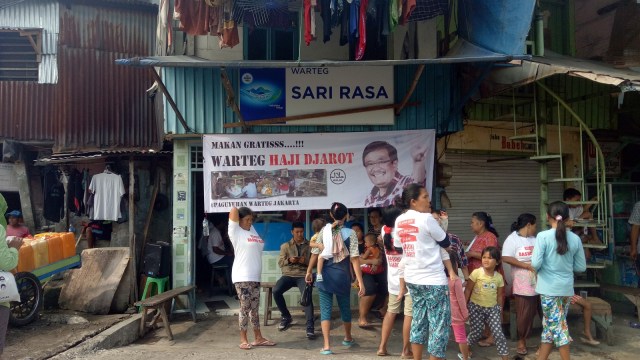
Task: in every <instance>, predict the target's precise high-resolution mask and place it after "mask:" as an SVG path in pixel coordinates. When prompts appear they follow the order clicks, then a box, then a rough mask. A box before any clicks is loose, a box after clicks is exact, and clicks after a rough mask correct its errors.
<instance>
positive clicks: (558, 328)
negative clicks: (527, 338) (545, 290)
mask: <svg viewBox="0 0 640 360" xmlns="http://www.w3.org/2000/svg"><path fill="white" fill-rule="evenodd" d="M570 299H571V297H570V296H547V295H540V302H541V303H542V335H541V341H542V342H543V343H551V344H555V345H556V346H557V347H560V346H564V345H567V344H569V343H571V341H573V340H572V339H571V336H570V335H569V326H568V325H567V312H568V311H569V300H570Z"/></svg>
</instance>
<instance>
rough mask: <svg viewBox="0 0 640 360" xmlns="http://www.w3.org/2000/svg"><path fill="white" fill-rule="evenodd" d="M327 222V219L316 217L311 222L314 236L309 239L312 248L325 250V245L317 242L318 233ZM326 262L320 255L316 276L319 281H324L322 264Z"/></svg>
mask: <svg viewBox="0 0 640 360" xmlns="http://www.w3.org/2000/svg"><path fill="white" fill-rule="evenodd" d="M326 224H327V221H326V220H325V219H320V218H318V219H315V220H313V221H312V222H311V230H313V236H312V237H311V240H309V246H310V247H311V248H312V249H320V251H322V250H324V245H323V244H322V243H318V242H316V240H317V239H318V235H319V234H320V231H322V228H323V227H324V226H325V225H326ZM323 263H324V259H323V258H322V257H318V271H317V274H316V277H317V278H319V279H318V281H322V264H323Z"/></svg>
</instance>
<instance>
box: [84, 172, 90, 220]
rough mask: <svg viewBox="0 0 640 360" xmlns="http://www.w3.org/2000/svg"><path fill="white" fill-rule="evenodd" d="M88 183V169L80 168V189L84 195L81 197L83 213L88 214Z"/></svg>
mask: <svg viewBox="0 0 640 360" xmlns="http://www.w3.org/2000/svg"><path fill="white" fill-rule="evenodd" d="M90 183H91V176H89V169H82V191H83V192H84V196H83V198H82V203H83V204H84V212H83V215H89V210H90V206H89V197H90V196H91V195H92V194H91V191H89V184H90Z"/></svg>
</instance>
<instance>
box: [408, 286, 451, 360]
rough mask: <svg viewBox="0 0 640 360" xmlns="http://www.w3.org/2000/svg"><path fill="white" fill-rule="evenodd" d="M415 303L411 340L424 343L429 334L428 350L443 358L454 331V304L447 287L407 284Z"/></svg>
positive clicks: (433, 354)
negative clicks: (450, 332) (452, 328)
mask: <svg viewBox="0 0 640 360" xmlns="http://www.w3.org/2000/svg"><path fill="white" fill-rule="evenodd" d="M407 288H408V289H409V294H411V299H412V300H413V318H412V319H411V336H410V341H411V343H413V344H421V345H422V344H424V343H425V342H426V341H427V334H429V342H428V346H427V351H428V352H429V354H431V355H432V356H435V357H437V358H441V359H444V358H445V357H446V355H445V352H446V351H447V342H448V341H449V331H450V329H451V303H450V302H449V286H447V285H415V284H409V283H407Z"/></svg>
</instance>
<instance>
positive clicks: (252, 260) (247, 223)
mask: <svg viewBox="0 0 640 360" xmlns="http://www.w3.org/2000/svg"><path fill="white" fill-rule="evenodd" d="M228 233H229V239H230V240H231V243H232V244H233V248H234V250H235V255H236V258H235V260H234V262H233V268H232V270H231V280H232V281H233V283H234V285H235V287H236V292H237V293H238V299H239V300H240V312H239V314H238V321H239V323H240V349H243V350H249V349H251V348H252V347H254V346H274V345H275V344H276V343H274V342H273V341H270V340H267V339H265V338H264V337H263V336H262V333H261V332H260V318H259V317H258V308H259V307H260V277H261V275H262V274H261V273H262V250H263V249H264V241H263V240H262V239H261V238H260V235H258V233H257V232H256V229H254V227H253V212H252V211H251V209H249V208H246V207H241V208H240V209H236V208H235V207H234V208H232V209H231V211H230V212H229V229H228ZM249 320H251V325H252V326H253V334H254V336H255V341H254V342H252V343H249V339H248V338H247V328H248V326H249Z"/></svg>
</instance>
